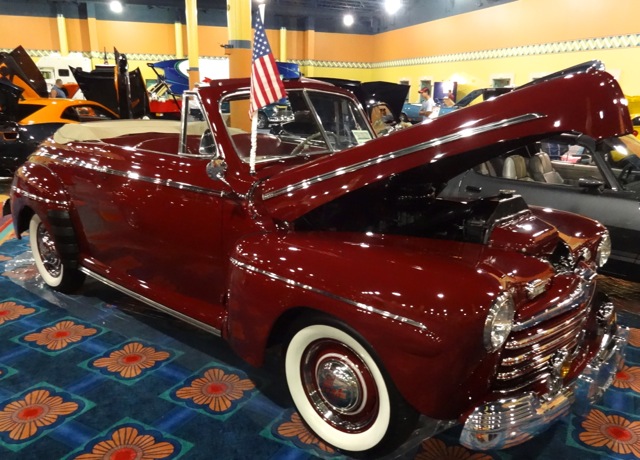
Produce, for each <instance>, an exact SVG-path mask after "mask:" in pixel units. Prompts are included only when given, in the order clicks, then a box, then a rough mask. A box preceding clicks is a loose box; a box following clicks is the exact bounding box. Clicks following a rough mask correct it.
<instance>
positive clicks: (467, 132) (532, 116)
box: [262, 113, 546, 200]
mask: <svg viewBox="0 0 640 460" xmlns="http://www.w3.org/2000/svg"><path fill="white" fill-rule="evenodd" d="M544 117H546V115H543V114H540V113H526V114H523V115H519V116H517V117H513V118H508V119H505V120H500V121H495V122H492V123H487V124H486V125H482V126H476V127H474V128H465V129H461V130H460V131H458V132H455V133H453V134H449V135H447V136H443V137H439V138H436V139H431V140H429V141H426V142H422V143H420V144H416V145H412V146H411V147H407V148H404V149H401V150H396V151H393V152H389V153H385V154H384V155H380V156H377V157H375V158H371V159H369V160H364V161H361V162H359V163H355V164H353V165H351V166H348V167H345V168H339V169H337V170H336V171H332V172H330V173H325V174H320V175H318V176H315V177H311V178H309V179H305V180H303V181H300V182H298V183H297V184H292V185H289V186H287V187H285V188H282V189H279V190H274V191H272V192H268V193H265V194H263V195H262V199H263V200H269V199H271V198H275V197H277V196H280V195H284V194H287V193H291V192H295V191H297V190H302V189H305V188H307V187H309V186H310V185H312V184H316V183H318V182H323V181H325V180H328V179H332V178H334V177H337V176H341V175H343V174H348V173H352V172H354V171H358V170H360V169H363V168H368V167H370V166H374V165H378V164H380V163H384V162H386V161H389V160H394V159H396V158H400V157H403V156H406V155H411V154H412V153H416V152H418V151H420V150H424V149H427V148H431V147H436V146H438V145H442V144H448V143H449V142H454V141H457V140H460V139H463V138H465V137H469V136H474V135H477V134H481V133H485V132H488V131H493V130H496V129H500V128H505V127H507V126H512V125H516V124H519V123H524V122H527V121H531V120H537V119H539V118H544Z"/></svg>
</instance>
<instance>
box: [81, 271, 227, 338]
mask: <svg viewBox="0 0 640 460" xmlns="http://www.w3.org/2000/svg"><path fill="white" fill-rule="evenodd" d="M79 270H80V271H81V272H82V273H84V274H86V275H89V276H90V277H92V278H94V279H96V280H98V281H100V282H101V283H103V284H106V285H107V286H109V287H112V288H114V289H116V290H118V291H120V292H122V293H123V294H126V295H128V296H129V297H132V298H134V299H136V300H139V301H140V302H143V303H145V304H147V305H149V306H150V307H153V308H155V309H157V310H160V311H162V312H164V313H166V314H168V315H171V316H173V317H175V318H178V319H179V320H181V321H184V322H186V323H189V324H191V325H192V326H195V327H197V328H200V329H203V330H205V331H207V332H209V333H211V334H213V335H216V336H218V337H221V336H222V335H221V332H220V330H219V329H216V328H215V327H213V326H210V325H209V324H206V323H203V322H201V321H198V320H197V319H194V318H191V317H190V316H187V315H185V314H183V313H180V312H178V311H175V310H173V309H171V308H169V307H167V306H165V305H162V304H161V303H158V302H156V301H155V300H151V299H149V298H147V297H145V296H143V295H141V294H138V293H137V292H134V291H132V290H130V289H127V288H126V287H124V286H121V285H119V284H117V283H114V282H113V281H111V280H110V279H107V278H105V277H104V276H102V275H98V274H97V273H95V272H93V271H91V270H89V269H88V268H86V267H80V268H79Z"/></svg>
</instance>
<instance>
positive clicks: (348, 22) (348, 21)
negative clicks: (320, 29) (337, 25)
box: [342, 13, 354, 27]
mask: <svg viewBox="0 0 640 460" xmlns="http://www.w3.org/2000/svg"><path fill="white" fill-rule="evenodd" d="M342 22H343V24H344V25H345V26H347V27H351V26H352V25H353V22H354V19H353V15H352V14H349V13H347V14H345V15H344V16H343V17H342Z"/></svg>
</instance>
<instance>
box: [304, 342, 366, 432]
mask: <svg viewBox="0 0 640 460" xmlns="http://www.w3.org/2000/svg"><path fill="white" fill-rule="evenodd" d="M300 364H301V368H300V372H301V376H302V383H303V385H304V391H305V393H306V395H307V398H308V399H309V402H310V403H311V405H312V406H313V408H314V410H315V411H316V413H317V414H318V415H319V416H320V417H322V418H323V419H324V420H325V421H326V422H327V423H329V424H330V425H332V426H333V427H334V428H337V429H339V430H341V431H344V432H347V433H358V432H362V431H366V430H367V429H368V428H369V427H370V426H371V425H372V424H373V423H374V422H375V420H376V417H377V414H378V392H377V388H376V385H375V381H374V379H373V377H372V375H371V372H370V371H369V368H368V367H367V365H366V364H365V363H364V361H363V360H362V359H361V358H360V356H359V355H358V354H356V353H355V352H354V351H353V350H351V349H350V348H349V347H347V346H345V345H344V344H343V343H340V342H336V341H334V340H329V339H325V340H317V341H315V342H313V343H311V344H310V345H309V346H308V347H307V349H306V350H305V353H304V358H303V361H302V362H301V363H300Z"/></svg>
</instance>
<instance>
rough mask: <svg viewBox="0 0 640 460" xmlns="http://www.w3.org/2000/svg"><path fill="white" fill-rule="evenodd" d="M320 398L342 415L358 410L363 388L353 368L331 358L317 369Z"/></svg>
mask: <svg viewBox="0 0 640 460" xmlns="http://www.w3.org/2000/svg"><path fill="white" fill-rule="evenodd" d="M316 380H317V382H318V392H319V396H320V397H321V398H322V399H323V400H324V401H325V402H326V403H327V404H328V405H329V407H330V408H331V409H333V410H335V411H336V412H339V413H341V414H348V413H349V412H351V411H353V410H354V409H356V408H357V406H358V403H359V402H360V400H361V398H360V395H361V393H362V386H361V385H360V382H359V381H358V376H357V375H356V373H355V372H354V371H353V369H352V368H350V367H349V366H347V365H346V364H345V363H343V362H342V361H339V360H338V359H334V358H331V357H329V359H327V360H326V361H324V362H321V363H319V365H318V368H317V369H316Z"/></svg>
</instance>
